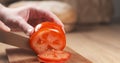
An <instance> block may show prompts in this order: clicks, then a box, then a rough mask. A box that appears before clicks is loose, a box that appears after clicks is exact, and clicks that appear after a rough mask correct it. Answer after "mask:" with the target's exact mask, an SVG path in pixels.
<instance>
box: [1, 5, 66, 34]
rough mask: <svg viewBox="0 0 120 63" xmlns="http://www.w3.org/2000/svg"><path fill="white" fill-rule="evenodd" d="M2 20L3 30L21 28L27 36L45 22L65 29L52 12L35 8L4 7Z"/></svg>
mask: <svg viewBox="0 0 120 63" xmlns="http://www.w3.org/2000/svg"><path fill="white" fill-rule="evenodd" d="M0 20H1V21H0V29H1V30H4V31H10V30H11V29H12V28H13V27H14V28H21V29H22V30H23V31H24V32H25V33H27V34H31V33H32V32H33V30H34V27H35V26H36V25H37V24H39V23H41V22H43V21H53V22H55V23H57V24H59V25H61V26H62V27H63V28H64V26H63V24H62V22H61V21H60V20H59V19H58V18H57V16H55V15H54V14H53V13H52V12H50V11H47V10H43V9H39V8H37V7H35V6H23V7H20V8H5V7H3V9H1V10H0ZM11 26H12V27H11Z"/></svg>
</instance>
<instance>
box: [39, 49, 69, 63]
mask: <svg viewBox="0 0 120 63" xmlns="http://www.w3.org/2000/svg"><path fill="white" fill-rule="evenodd" d="M38 57H39V58H38V59H39V61H40V62H44V63H64V62H66V61H67V60H68V59H69V58H70V53H68V52H65V51H60V50H50V51H46V52H43V53H41V54H39V55H38Z"/></svg>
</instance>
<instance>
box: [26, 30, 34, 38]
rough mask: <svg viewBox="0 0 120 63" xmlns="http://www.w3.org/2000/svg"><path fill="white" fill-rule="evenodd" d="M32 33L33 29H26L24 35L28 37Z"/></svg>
mask: <svg viewBox="0 0 120 63" xmlns="http://www.w3.org/2000/svg"><path fill="white" fill-rule="evenodd" d="M33 31H34V29H33V28H30V29H28V30H27V33H26V35H28V36H29V35H31V34H32V33H33Z"/></svg>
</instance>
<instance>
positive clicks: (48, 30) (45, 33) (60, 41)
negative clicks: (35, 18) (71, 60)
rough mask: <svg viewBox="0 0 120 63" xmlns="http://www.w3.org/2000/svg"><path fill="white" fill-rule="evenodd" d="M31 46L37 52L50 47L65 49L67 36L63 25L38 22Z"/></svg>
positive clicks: (31, 37) (31, 38)
mask: <svg viewBox="0 0 120 63" xmlns="http://www.w3.org/2000/svg"><path fill="white" fill-rule="evenodd" d="M30 46H31V48H32V49H33V50H34V51H35V52H36V53H37V54H39V53H41V52H44V51H47V50H49V49H55V50H63V49H64V48H65V46H66V38H65V34H64V31H63V29H62V27H61V26H60V25H57V24H56V23H53V22H43V23H41V24H38V25H37V26H36V27H35V31H34V33H33V34H32V35H31V36H30Z"/></svg>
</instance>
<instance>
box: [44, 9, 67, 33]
mask: <svg viewBox="0 0 120 63" xmlns="http://www.w3.org/2000/svg"><path fill="white" fill-rule="evenodd" d="M47 13H48V15H46V16H47V17H49V18H50V19H52V21H53V22H55V23H57V24H59V25H60V26H62V29H63V31H64V32H65V30H64V25H63V23H62V21H61V20H60V19H59V18H58V17H57V16H56V15H55V14H53V13H52V12H50V11H47Z"/></svg>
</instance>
